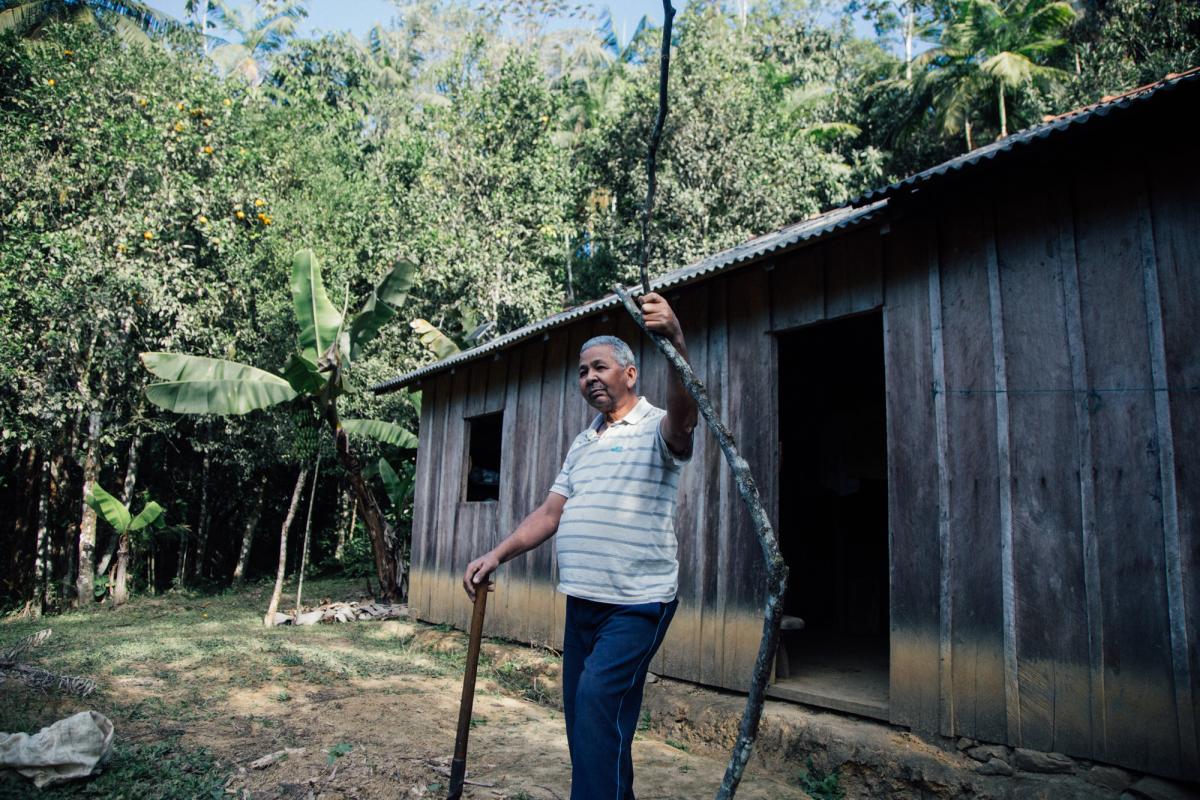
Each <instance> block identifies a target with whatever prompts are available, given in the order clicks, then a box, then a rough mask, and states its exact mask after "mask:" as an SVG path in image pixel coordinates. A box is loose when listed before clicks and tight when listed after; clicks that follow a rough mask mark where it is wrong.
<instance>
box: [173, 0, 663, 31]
mask: <svg viewBox="0 0 1200 800" xmlns="http://www.w3.org/2000/svg"><path fill="white" fill-rule="evenodd" d="M184 3H185V0H157V2H155V0H151V2H150V4H151V5H152V6H153V7H155V8H157V9H159V10H160V11H165V12H166V13H168V14H170V15H172V16H174V17H175V18H177V19H183V16H184V13H183V7H184ZM674 3H675V8H676V10H677V11H678V10H680V9H682V8H683V6H685V5H687V2H686V0H674ZM605 7H607V8H608V9H609V10H610V11H611V12H612V18H613V27H614V28H615V29H616V32H617V35H618V36H620V35H621V33H622V29H623V28H624V30H625V31H626V35H629V34H631V33H633V30H634V28H635V27H636V26H637V22H638V20H639V19H641V17H642V15H643V14H645V15H646V16H648V17H650V19H651V20H652V21H655V22H659V21H661V20H662V2H661V1H658V0H655V1H651V0H640V2H639V1H638V0H611V2H608V3H596V4H594V8H595V11H596V12H597V13H599V12H600V11H601V10H602V9H604V8H605ZM396 14H397V9H396V6H395V4H394V3H391V2H389V0H311V1H310V2H309V4H308V19H306V20H304V22H303V23H302V24H301V26H300V33H301V35H303V36H309V35H311V34H313V33H315V32H317V31H344V30H348V31H351V32H352V33H354V34H356V35H358V36H359V37H363V36H365V35H366V32H367V31H369V30H370V29H371V28H372V26H374V25H375V23H376V22H385V23H386V22H387V21H388V20H390V19H391V18H392V17H394V16H396Z"/></svg>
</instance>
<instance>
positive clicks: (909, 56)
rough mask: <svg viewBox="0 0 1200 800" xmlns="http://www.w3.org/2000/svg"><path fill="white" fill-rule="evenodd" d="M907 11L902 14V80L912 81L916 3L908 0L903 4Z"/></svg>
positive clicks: (913, 0)
mask: <svg viewBox="0 0 1200 800" xmlns="http://www.w3.org/2000/svg"><path fill="white" fill-rule="evenodd" d="M904 5H905V6H906V7H907V11H906V12H905V14H904V80H906V81H908V82H909V83H912V62H913V38H914V36H915V33H916V22H917V3H916V0H908V2H906V3H905V4H904Z"/></svg>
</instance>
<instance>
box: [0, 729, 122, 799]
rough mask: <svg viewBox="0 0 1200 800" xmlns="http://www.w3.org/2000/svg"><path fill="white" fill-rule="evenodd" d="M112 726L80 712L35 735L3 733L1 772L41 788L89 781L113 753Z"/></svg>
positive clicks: (0, 758) (0, 743)
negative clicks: (7, 771) (8, 771)
mask: <svg viewBox="0 0 1200 800" xmlns="http://www.w3.org/2000/svg"><path fill="white" fill-rule="evenodd" d="M113 733H114V731H113V724H112V722H110V721H109V719H108V717H106V716H104V715H103V714H100V713H98V712H96V711H80V712H79V713H78V714H75V715H74V716H71V717H67V718H66V719H60V720H59V721H58V722H56V723H54V724H53V725H50V726H49V727H46V728H42V729H41V730H40V731H38V732H37V733H35V734H32V735H31V734H28V733H0V769H15V770H16V771H17V772H20V773H21V774H22V775H24V776H25V777H26V778H32V779H33V784H34V786H37V787H38V788H39V789H41V788H43V787H46V786H53V785H54V784H57V783H65V782H66V781H70V780H75V779H76V778H86V777H87V776H89V775H91V774H92V773H93V772H95V771H96V769H97V767H99V766H101V765H103V764H104V762H105V761H107V760H108V757H109V755H111V754H112V743H113Z"/></svg>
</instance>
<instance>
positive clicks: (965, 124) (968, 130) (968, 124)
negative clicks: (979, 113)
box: [963, 120, 975, 153]
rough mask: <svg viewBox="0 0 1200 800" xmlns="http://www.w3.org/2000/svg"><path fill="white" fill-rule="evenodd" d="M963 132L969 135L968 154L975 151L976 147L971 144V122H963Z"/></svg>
mask: <svg viewBox="0 0 1200 800" xmlns="http://www.w3.org/2000/svg"><path fill="white" fill-rule="evenodd" d="M963 130H964V131H966V133H967V152H968V153H969V152H971V151H972V150H974V149H975V146H974V145H973V144H971V120H966V121H965V122H963Z"/></svg>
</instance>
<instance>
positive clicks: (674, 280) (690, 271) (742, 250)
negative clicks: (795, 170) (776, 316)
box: [371, 200, 887, 394]
mask: <svg viewBox="0 0 1200 800" xmlns="http://www.w3.org/2000/svg"><path fill="white" fill-rule="evenodd" d="M886 205H887V201H886V200H883V201H880V202H878V203H872V204H870V205H867V206H863V207H861V208H851V207H849V206H846V207H843V208H837V209H834V210H833V211H827V212H825V213H824V214H820V215H818V216H815V217H812V218H810V219H806V220H803V221H802V222H797V223H795V224H794V225H789V226H788V227H786V228H783V229H781V230H778V231H773V232H771V233H768V234H764V235H762V236H757V237H755V238H753V239H750V240H749V241H746V242H743V243H742V244H739V245H736V246H734V247H731V248H729V249H728V250H723V251H721V252H720V253H717V254H716V255H713V256H709V257H708V258H706V259H704V260H703V261H698V262H696V263H695V264H692V265H691V266H688V267H683V268H682V269H678V270H675V271H674V272H668V273H667V274H665V275H661V276H659V277H658V278H655V279H653V280H651V281H650V288H651V289H653V290H654V291H662V290H665V289H674V288H676V287H678V286H682V285H684V284H687V283H691V282H693V281H695V280H699V279H701V278H706V277H708V276H710V275H713V274H716V273H718V272H725V271H727V270H729V269H732V268H734V267H736V266H738V265H739V264H744V263H746V262H748V261H755V260H758V259H760V258H762V257H764V256H767V255H774V254H777V253H780V252H782V251H784V250H788V249H790V248H792V247H795V246H796V245H799V244H800V243H802V242H805V241H809V240H812V239H818V238H821V237H823V236H827V235H829V234H831V233H834V232H835V231H840V230H844V229H848V228H852V227H856V226H858V225H862V224H863V223H865V222H868V221H870V220H871V219H874V218H875V217H876V216H877V214H878V213H879V212H880V211H881V210H882V209H883V207H884V206H886ZM620 304H621V301H620V300H619V299H618V298H617V296H616V295H615V294H610V295H607V296H605V297H602V298H600V299H599V300H594V301H592V302H591V303H587V304H585V305H582V306H576V307H575V308H570V309H567V310H566V311H563V312H561V313H559V314H555V315H554V316H552V317H547V318H546V319H543V320H540V321H538V322H535V323H533V324H531V325H526V326H525V327H524V328H518V329H517V330H515V331H512V332H511V333H507V334H505V335H504V336H500V337H498V338H496V339H493V340H492V341H490V342H487V343H486V344H482V345H480V346H479V347H475V348H472V349H470V350H464V351H463V352H461V353H458V354H457V355H453V356H451V357H450V358H447V359H443V360H442V361H437V362H434V363H433V364H429V365H427V366H424V367H421V368H420V369H416V370H413V371H412V372H409V373H407V374H405V375H401V376H399V377H397V378H392V379H391V380H388V381H384V382H383V383H380V384H377V385H375V386H372V387H371V391H372V392H375V393H376V394H384V393H387V392H392V391H395V390H397V389H402V388H404V387H405V386H407V385H409V384H411V383H414V382H415V381H419V380H421V379H423V378H427V377H429V376H430V375H435V374H437V373H439V372H444V371H445V370H448V369H451V368H453V367H456V366H459V365H462V364H466V363H468V362H470V361H474V360H476V359H478V358H481V357H483V356H485V355H487V354H488V353H494V352H497V351H499V350H503V349H505V348H507V347H511V346H512V345H515V344H517V343H519V342H523V341H525V340H526V339H529V338H532V337H533V336H536V335H538V334H539V333H543V332H545V331H549V330H553V329H554V328H560V327H562V326H564V325H566V324H567V323H569V322H573V321H574V320H577V319H582V318H583V317H587V316H590V315H592V314H598V313H600V312H602V311H605V310H607V309H610V308H616V307H618V306H620Z"/></svg>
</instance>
